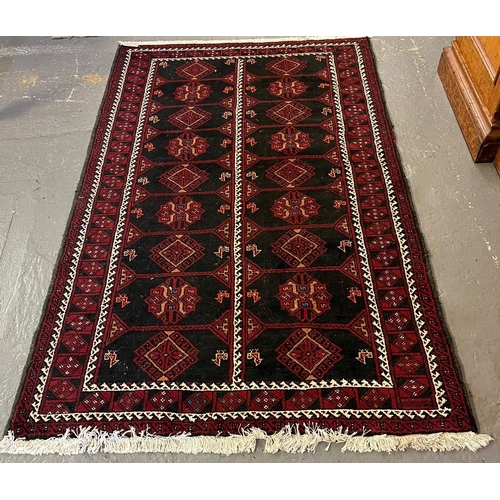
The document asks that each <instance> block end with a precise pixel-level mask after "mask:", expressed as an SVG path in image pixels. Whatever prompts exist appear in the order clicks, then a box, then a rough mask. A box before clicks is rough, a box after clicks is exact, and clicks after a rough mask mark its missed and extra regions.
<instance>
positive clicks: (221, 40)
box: [118, 35, 364, 47]
mask: <svg viewBox="0 0 500 500" xmlns="http://www.w3.org/2000/svg"><path fill="white" fill-rule="evenodd" d="M353 38H355V39H357V38H364V36H362V35H359V36H347V35H346V36H291V37H262V38H259V37H248V38H227V39H226V38H219V39H218V40H214V39H208V40H203V39H197V40H185V39H181V38H180V39H177V40H151V41H147V40H146V41H133V40H120V41H119V42H118V44H119V45H120V46H125V47H140V46H142V45H177V44H182V45H189V44H192V43H194V44H221V43H252V42H255V43H260V42H262V43H264V42H277V43H279V42H294V41H295V42H304V41H308V40H312V41H320V40H347V39H353Z"/></svg>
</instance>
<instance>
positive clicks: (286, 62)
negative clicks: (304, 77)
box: [266, 57, 307, 75]
mask: <svg viewBox="0 0 500 500" xmlns="http://www.w3.org/2000/svg"><path fill="white" fill-rule="evenodd" d="M306 66H307V63H306V62H305V61H301V60H300V59H297V58H295V57H280V58H277V59H274V60H272V61H271V62H268V63H267V64H266V69H267V70H268V71H271V72H273V73H276V74H277V75H292V74H294V73H298V72H299V71H301V70H303V69H304V68H305V67H306Z"/></svg>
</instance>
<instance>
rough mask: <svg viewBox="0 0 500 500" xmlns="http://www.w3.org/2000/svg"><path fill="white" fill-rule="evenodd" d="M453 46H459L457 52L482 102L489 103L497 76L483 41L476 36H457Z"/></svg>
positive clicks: (456, 48)
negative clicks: (493, 71)
mask: <svg viewBox="0 0 500 500" xmlns="http://www.w3.org/2000/svg"><path fill="white" fill-rule="evenodd" d="M453 44H454V45H457V47H455V51H456V52H459V53H460V54H461V56H462V58H463V60H464V62H465V67H466V69H467V71H468V73H469V75H470V78H471V79H472V82H473V84H474V87H475V88H476V89H477V91H478V93H479V96H480V98H481V101H482V102H488V100H489V97H490V95H491V92H492V91H493V86H494V79H495V76H496V75H495V74H493V73H492V66H491V63H490V61H489V59H488V56H487V55H486V52H485V51H484V48H483V45H482V43H481V41H480V40H479V39H478V37H475V36H457V38H456V41H455V42H453Z"/></svg>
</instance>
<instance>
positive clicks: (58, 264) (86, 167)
mask: <svg viewBox="0 0 500 500" xmlns="http://www.w3.org/2000/svg"><path fill="white" fill-rule="evenodd" d="M120 55H121V51H120V48H119V47H118V48H117V50H116V51H115V55H114V57H113V61H112V63H111V66H110V68H109V78H108V80H107V82H106V85H105V89H104V92H103V94H102V98H101V102H100V104H99V108H98V111H97V114H96V118H95V121H94V126H93V128H92V133H91V135H90V139H89V143H88V146H87V152H86V154H85V159H84V161H83V167H82V170H81V173H80V178H79V179H78V183H77V185H76V188H75V194H74V198H73V202H72V204H71V208H70V210H69V212H68V219H67V221H66V225H65V228H64V231H63V237H62V239H61V244H60V247H59V251H58V252H57V255H56V258H55V265H54V268H53V271H52V275H51V278H50V283H49V287H48V288H47V292H46V296H45V300H44V303H43V307H42V308H41V313H40V316H39V317H40V319H39V321H38V323H37V325H38V326H37V328H36V329H35V330H34V333H33V337H32V340H31V344H30V347H29V351H28V356H27V358H26V363H25V366H24V368H23V370H22V373H21V382H20V385H19V387H18V388H17V391H16V393H15V398H14V401H13V404H12V405H11V412H10V415H11V416H10V418H9V419H8V420H7V424H6V426H5V427H4V432H3V434H4V435H6V436H8V435H9V433H10V431H7V434H5V433H6V429H9V428H10V426H11V423H12V421H13V420H14V417H15V412H16V408H17V405H18V402H19V400H20V398H21V396H22V394H23V392H24V389H25V384H24V381H25V380H26V377H27V375H28V371H29V369H30V367H31V363H32V361H33V355H34V353H35V351H36V346H37V344H38V341H39V337H40V335H41V333H42V327H43V325H44V323H45V319H46V315H47V312H48V311H47V309H48V306H49V303H50V301H51V299H52V297H53V293H54V290H55V287H56V284H57V277H58V276H59V273H60V272H61V270H62V267H63V261H62V257H63V256H64V254H65V251H66V247H67V245H68V243H67V239H68V236H69V235H70V232H71V227H72V225H73V222H74V218H75V216H76V215H77V209H78V206H79V201H80V194H81V190H82V187H83V185H84V182H85V179H86V177H87V176H88V175H89V174H90V167H91V166H92V162H91V160H92V152H93V151H94V146H95V145H96V141H97V137H96V136H97V135H98V132H99V131H100V130H101V128H102V129H105V128H106V127H105V124H104V125H102V124H101V118H102V117H103V114H104V110H105V109H104V108H105V105H106V102H107V100H108V94H109V92H110V89H111V87H112V85H113V84H114V83H115V82H114V81H113V78H112V75H113V74H114V72H115V69H116V68H117V66H118V59H119V57H120ZM4 439H5V438H4ZM1 443H2V441H0V444H1ZM0 450H1V447H0ZM0 453H2V452H1V451H0Z"/></svg>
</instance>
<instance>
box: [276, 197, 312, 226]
mask: <svg viewBox="0 0 500 500" xmlns="http://www.w3.org/2000/svg"><path fill="white" fill-rule="evenodd" d="M319 208H320V205H319V204H318V203H317V202H316V200H314V199H313V198H311V197H309V196H307V195H305V194H303V193H301V192H299V191H291V192H289V193H287V194H285V195H283V196H282V197H281V198H278V199H277V200H275V201H274V204H273V206H272V208H271V210H272V212H273V213H274V216H275V217H280V218H281V219H283V220H284V221H285V222H288V223H290V224H302V222H304V221H305V220H306V219H309V217H313V216H315V215H318V209H319Z"/></svg>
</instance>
